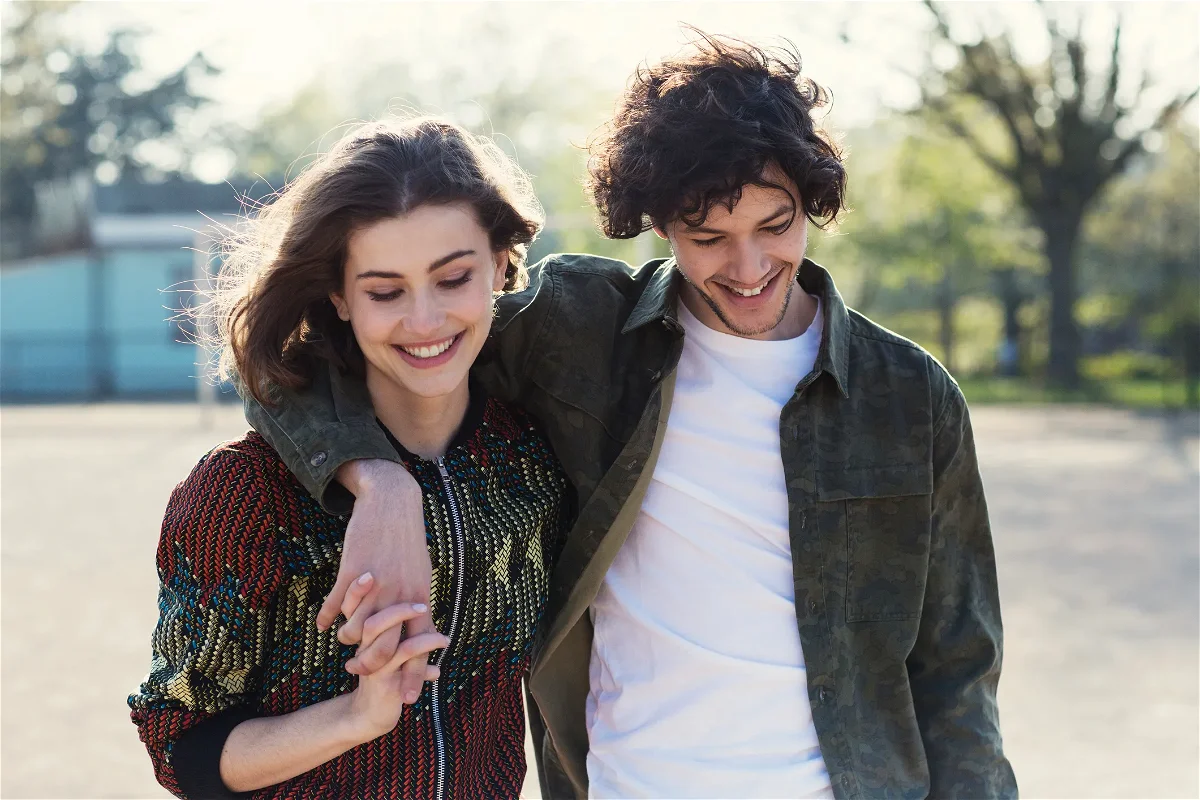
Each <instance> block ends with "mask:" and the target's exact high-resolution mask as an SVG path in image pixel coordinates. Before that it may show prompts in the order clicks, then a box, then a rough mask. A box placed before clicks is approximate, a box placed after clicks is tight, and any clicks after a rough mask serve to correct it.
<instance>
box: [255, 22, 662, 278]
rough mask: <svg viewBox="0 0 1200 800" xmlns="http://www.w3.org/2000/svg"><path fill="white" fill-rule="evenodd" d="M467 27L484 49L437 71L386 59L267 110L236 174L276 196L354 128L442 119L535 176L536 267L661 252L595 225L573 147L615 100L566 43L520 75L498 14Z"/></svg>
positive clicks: (579, 154)
mask: <svg viewBox="0 0 1200 800" xmlns="http://www.w3.org/2000/svg"><path fill="white" fill-rule="evenodd" d="M471 24H472V28H471V29H470V30H467V31H464V33H463V37H464V39H469V40H470V41H473V42H478V43H479V46H478V47H472V48H470V49H468V50H464V51H462V52H459V53H456V54H455V57H454V58H452V59H448V60H447V61H446V63H445V64H441V65H438V67H437V69H433V70H430V69H428V65H420V64H414V63H409V62H406V61H404V60H403V57H400V58H398V59H389V60H388V61H386V62H383V63H378V64H374V65H372V66H371V68H370V69H369V70H368V71H366V72H364V73H362V74H359V75H357V76H354V77H352V78H347V77H346V76H342V78H341V80H342V81H343V83H342V85H340V86H337V87H334V86H333V85H332V83H331V82H330V81H329V80H327V79H321V80H319V81H318V82H316V83H314V84H312V85H310V86H308V87H306V88H304V89H303V90H301V91H300V92H299V93H297V94H296V95H295V96H294V97H292V98H291V99H290V100H289V101H288V102H287V103H285V104H283V105H282V106H280V107H278V108H275V109H271V110H268V112H267V113H266V114H264V116H263V117H262V118H261V120H260V121H259V122H258V123H257V124H256V126H255V127H254V128H253V129H252V130H247V131H245V132H244V133H243V134H242V136H241V138H240V141H239V143H238V145H237V146H236V147H235V150H236V153H237V162H236V163H237V166H236V171H237V172H238V173H239V174H240V175H243V176H245V175H253V176H262V177H264V178H267V179H268V183H270V184H272V185H273V187H274V188H275V189H278V188H280V186H281V185H282V182H283V179H284V178H286V177H289V176H294V175H295V174H296V172H297V171H299V169H301V168H303V166H304V165H305V164H307V163H308V162H309V161H310V160H311V158H312V157H313V156H314V155H316V154H317V153H320V152H322V151H324V150H325V149H327V148H328V147H329V146H330V145H332V144H333V142H335V141H336V140H337V138H338V137H339V136H340V135H341V134H342V133H343V132H344V131H345V129H346V128H348V127H349V125H350V124H352V123H351V122H349V121H361V120H369V119H379V118H382V117H384V116H386V115H387V114H389V113H396V114H414V113H429V114H437V115H441V116H445V117H448V118H450V119H452V120H454V121H455V122H457V123H459V124H461V125H463V126H464V127H467V128H468V129H470V130H472V131H474V132H476V133H479V134H483V135H487V136H491V137H492V138H493V139H494V141H496V143H497V144H498V145H499V146H500V147H501V148H503V149H504V150H505V151H507V152H508V153H509V154H510V155H513V156H514V157H516V159H517V160H518V161H519V163H520V164H521V166H522V167H523V168H524V169H525V170H526V171H528V172H529V173H530V174H531V175H532V176H533V184H534V188H535V190H536V192H537V195H538V198H539V200H540V201H541V202H542V205H543V206H544V207H545V209H546V212H547V227H546V230H545V231H544V232H543V233H542V234H541V235H540V236H539V237H538V240H537V241H536V242H535V243H534V245H533V247H532V248H531V251H530V257H531V260H532V259H537V258H540V257H541V256H544V255H546V254H548V253H551V252H561V251H564V250H575V251H586V252H591V253H596V254H598V255H608V256H612V257H616V258H623V259H626V260H628V261H634V262H636V261H638V260H640V259H642V258H644V257H651V256H655V255H661V254H664V253H665V252H666V247H665V245H662V244H660V243H658V242H657V241H656V240H655V238H654V237H653V234H645V235H644V238H640V239H639V240H633V241H609V240H607V239H605V238H604V237H603V236H602V235H600V233H599V230H598V228H597V227H596V225H595V224H594V220H593V212H592V210H591V207H590V205H589V203H588V201H587V198H586V197H585V195H584V192H583V188H582V176H583V170H584V166H585V161H586V154H585V152H584V151H583V149H582V148H580V147H578V146H577V145H578V144H580V143H582V142H583V141H584V140H585V139H586V138H587V135H588V133H589V132H590V131H591V130H592V129H593V128H594V127H595V126H596V125H598V124H599V123H600V122H601V121H602V120H603V117H604V112H605V110H606V109H607V108H609V107H610V106H611V103H612V98H611V97H606V96H604V95H603V94H601V92H600V90H599V89H598V88H596V87H595V86H594V84H593V83H592V82H591V81H590V80H589V78H588V76H587V75H586V74H582V73H581V72H580V71H579V70H576V69H575V68H574V67H572V66H570V65H571V64H573V60H572V59H571V58H570V54H569V52H565V51H564V52H556V51H555V50H554V48H559V47H564V48H565V47H566V46H567V44H565V43H559V42H549V43H547V44H546V45H545V47H546V48H547V50H546V51H545V52H543V53H542V54H541V57H539V58H538V59H535V62H536V63H552V64H555V65H556V67H555V68H554V69H535V70H532V71H530V72H527V73H525V74H514V73H513V72H511V71H510V70H511V67H509V66H507V65H509V64H511V62H512V59H511V58H508V57H506V54H505V50H506V48H508V47H511V43H512V42H513V41H515V40H516V39H517V38H519V36H520V32H519V31H512V30H509V29H508V26H510V25H511V23H510V21H509V20H508V19H507V18H506V17H505V16H504V15H503V14H502V13H498V12H495V11H488V10H486V9H485V10H484V13H482V14H481V15H480V16H479V17H478V18H477V19H475V21H474V22H473V23H471ZM497 65H499V66H497Z"/></svg>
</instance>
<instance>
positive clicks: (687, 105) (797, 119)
mask: <svg viewBox="0 0 1200 800" xmlns="http://www.w3.org/2000/svg"><path fill="white" fill-rule="evenodd" d="M693 30H694V32H695V33H696V34H697V35H698V37H699V40H698V41H697V42H696V43H695V45H694V46H693V48H692V49H691V51H689V52H687V53H685V54H683V55H681V56H678V57H675V58H672V59H668V60H666V61H663V62H662V63H660V64H656V65H653V66H645V65H643V66H642V67H639V68H638V70H637V72H636V73H635V74H634V76H633V78H632V80H631V82H630V86H629V88H628V89H627V90H626V92H625V95H624V97H623V98H622V100H621V103H620V104H619V106H618V108H617V113H616V115H615V116H614V117H613V119H612V121H611V122H609V123H608V124H607V125H606V126H604V127H603V128H602V129H601V130H600V131H599V132H598V134H597V135H595V136H594V137H593V138H592V140H591V141H590V142H589V144H588V149H589V156H590V157H589V160H588V181H587V188H588V190H589V191H590V192H591V195H592V201H593V202H594V203H595V205H596V209H597V210H598V211H599V212H600V218H601V225H602V227H603V229H604V233H605V235H606V236H608V237H610V238H614V239H628V238H631V237H634V236H637V235H638V234H640V233H642V232H644V231H646V230H648V229H650V228H651V227H654V226H659V227H662V226H664V225H666V224H667V223H669V222H672V221H674V220H682V221H683V222H684V223H686V224H688V225H700V224H702V223H703V220H704V219H705V217H707V216H708V212H709V210H710V209H711V208H712V207H713V206H714V205H715V204H717V203H721V204H723V205H725V207H726V208H728V209H729V210H730V211H732V210H733V206H734V205H735V204H736V203H737V202H738V200H740V199H741V193H742V188H743V187H745V186H747V185H750V184H753V185H759V186H767V187H773V188H780V189H782V188H784V187H782V186H778V185H776V184H774V183H771V182H770V181H769V180H767V179H766V178H765V177H764V172H765V171H766V170H768V168H770V167H771V166H772V165H774V166H775V167H777V168H778V169H779V170H782V172H783V173H784V174H785V175H787V176H788V177H789V178H791V179H792V180H793V181H795V183H796V186H797V188H798V189H799V190H800V200H801V203H802V205H803V211H804V213H805V215H807V216H808V218H809V219H810V220H812V221H813V223H814V224H816V225H817V226H818V227H824V226H825V225H827V224H828V223H830V222H833V221H835V220H836V219H837V217H838V215H839V214H840V213H841V211H842V210H843V208H844V203H845V196H846V171H845V168H844V167H843V165H842V153H841V151H840V150H839V148H838V147H837V145H836V144H834V142H833V141H832V140H830V138H829V137H828V136H827V135H826V134H825V133H824V132H823V131H820V130H819V129H817V127H816V125H815V124H814V122H813V117H812V112H813V111H814V109H817V108H820V107H822V106H824V105H826V104H828V102H829V94H828V93H827V92H826V91H825V90H824V89H822V88H821V87H820V86H818V85H817V84H816V83H815V82H813V81H812V80H811V79H809V78H806V77H803V76H802V75H801V74H800V72H801V61H800V54H799V53H798V52H797V51H796V49H795V46H794V45H792V44H791V43H790V42H787V43H786V45H785V46H783V47H779V48H769V49H768V48H762V47H757V46H755V45H752V44H749V43H747V42H744V41H741V40H737V39H730V38H726V37H718V36H712V35H709V34H705V33H703V32H701V31H698V30H695V29H693ZM785 41H786V40H785Z"/></svg>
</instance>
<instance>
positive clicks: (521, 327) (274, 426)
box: [244, 257, 555, 514]
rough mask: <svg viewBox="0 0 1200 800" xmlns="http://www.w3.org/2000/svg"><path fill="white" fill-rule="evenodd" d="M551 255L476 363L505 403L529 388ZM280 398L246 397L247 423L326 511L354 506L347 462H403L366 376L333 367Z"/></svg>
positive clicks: (501, 317) (500, 306)
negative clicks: (344, 469)
mask: <svg viewBox="0 0 1200 800" xmlns="http://www.w3.org/2000/svg"><path fill="white" fill-rule="evenodd" d="M552 259H553V257H549V258H546V259H544V260H543V261H542V262H540V263H539V264H536V265H534V266H533V267H531V268H530V270H529V275H530V280H529V287H528V288H527V289H525V290H524V291H521V292H517V293H514V294H508V295H504V296H502V297H500V298H499V300H498V301H497V311H496V320H495V322H494V323H493V325H492V333H491V336H490V337H489V341H488V342H487V344H486V345H485V346H484V350H483V352H481V353H480V357H479V359H477V361H476V364H475V365H474V367H473V368H472V374H473V375H474V376H475V377H476V379H478V380H479V381H480V382H481V383H482V385H483V387H484V388H485V389H486V390H487V391H488V392H489V393H490V394H492V395H494V396H496V397H497V398H498V399H500V400H504V401H506V402H516V403H520V402H521V398H522V396H523V393H524V392H525V390H526V387H527V376H528V373H529V369H528V362H529V361H530V359H531V358H532V357H533V356H534V355H535V354H536V352H537V346H536V341H537V338H538V336H539V335H540V334H541V331H542V328H543V327H544V325H545V322H546V319H547V317H548V316H549V314H550V310H551V307H552V305H553V299H554V294H555V292H554V281H553V270H552V269H551V265H552ZM278 396H279V402H278V403H276V404H275V405H273V406H270V407H266V406H263V405H261V404H260V403H258V401H256V400H255V399H254V398H253V397H252V396H250V395H249V394H248V393H247V394H245V396H244V402H245V411H246V420H247V421H248V422H249V423H250V425H251V426H252V427H253V428H254V429H255V430H256V431H258V432H259V433H260V434H262V436H263V437H264V438H265V439H266V440H267V441H268V442H269V443H270V444H271V446H272V447H274V448H275V450H276V452H278V453H279V455H280V456H281V457H282V458H283V460H284V463H286V464H287V466H288V469H290V470H291V471H292V473H293V474H294V475H295V476H296V478H297V479H299V481H300V483H302V484H303V485H304V488H305V489H307V490H308V491H309V493H310V494H311V495H312V496H313V497H316V498H318V499H320V501H321V505H322V506H323V507H324V508H325V510H326V511H329V512H330V513H332V514H345V513H348V512H349V510H350V507H351V505H352V504H353V498H352V496H351V495H350V493H349V492H347V491H346V490H345V489H344V488H343V487H342V486H341V485H340V484H338V483H337V481H336V480H335V477H336V475H337V471H338V469H339V468H340V467H341V466H342V465H343V464H345V463H347V462H349V461H355V460H358V459H365V458H373V459H384V460H387V461H395V462H396V463H400V457H399V455H397V453H396V451H395V449H394V448H393V447H392V446H391V445H390V444H389V443H388V440H387V436H385V435H384V433H383V431H382V430H381V429H380V427H379V425H378V424H377V423H376V421H375V411H374V409H373V408H372V407H371V398H370V396H369V395H368V394H367V390H366V386H365V385H364V383H363V381H361V380H359V379H357V378H355V377H353V376H350V375H345V374H342V373H341V372H339V371H338V370H337V369H333V368H331V369H329V370H328V371H327V372H323V373H321V374H318V375H316V376H314V380H313V383H312V385H311V386H309V388H307V389H305V390H303V391H299V392H290V391H280V392H279V394H278Z"/></svg>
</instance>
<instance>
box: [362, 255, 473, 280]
mask: <svg viewBox="0 0 1200 800" xmlns="http://www.w3.org/2000/svg"><path fill="white" fill-rule="evenodd" d="M473 255H475V251H474V250H455V251H454V252H453V253H447V254H446V255H444V256H442V257H441V258H439V259H438V260H437V261H434V262H433V263H432V264H430V265H429V271H430V272H434V271H436V270H438V269H439V268H441V267H444V266H446V265H447V264H449V263H450V262H451V261H454V260H455V259H459V258H462V257H463V256H473ZM403 277H404V276H403V275H401V274H400V273H399V272H391V271H389V270H384V269H372V270H367V271H366V272H360V273H359V274H358V275H356V276H355V277H354V279H355V280H356V281H360V280H362V279H363V278H403Z"/></svg>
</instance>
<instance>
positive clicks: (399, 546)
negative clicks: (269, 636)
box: [317, 460, 437, 703]
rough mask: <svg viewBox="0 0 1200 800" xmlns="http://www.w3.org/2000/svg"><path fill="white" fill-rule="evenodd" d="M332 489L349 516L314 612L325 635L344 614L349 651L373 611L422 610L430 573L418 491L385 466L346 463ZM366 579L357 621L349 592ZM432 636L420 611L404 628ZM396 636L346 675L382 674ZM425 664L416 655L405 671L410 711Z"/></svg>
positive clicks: (429, 621) (341, 635)
mask: <svg viewBox="0 0 1200 800" xmlns="http://www.w3.org/2000/svg"><path fill="white" fill-rule="evenodd" d="M338 481H339V482H340V483H341V484H342V485H343V486H345V487H346V488H347V489H349V490H350V491H351V492H352V493H353V494H354V497H355V501H354V513H353V514H351V516H350V524H349V526H348V527H347V528H346V541H345V545H344V546H343V550H342V563H341V566H340V567H339V568H338V576H337V582H336V583H335V584H334V587H333V591H332V592H330V593H329V596H328V597H326V598H325V603H324V604H323V605H322V606H321V612H320V614H318V616H317V627H318V628H320V629H321V630H325V629H326V628H328V627H329V626H330V625H332V624H333V621H334V620H335V619H336V618H337V615H338V612H339V611H341V612H349V614H348V615H347V622H346V624H345V625H343V626H342V627H341V629H340V630H339V631H338V639H339V640H340V641H341V642H343V643H344V644H354V643H356V642H359V641H361V639H362V633H363V631H362V627H363V623H364V621H365V620H366V618H367V617H368V616H370V615H371V614H373V613H375V612H376V611H379V610H381V609H383V608H385V607H387V606H390V605H395V604H397V603H423V604H424V605H426V606H428V605H429V589H430V583H431V582H432V574H433V571H432V567H431V565H430V563H429V548H428V545H427V544H426V542H425V518H424V509H423V502H422V496H421V488H420V487H419V486H417V482H416V481H415V480H413V477H412V476H411V475H409V474H408V472H407V471H406V470H405V469H404V468H403V467H401V466H400V465H399V464H395V463H393V462H391V461H382V460H370V461H351V462H349V463H347V464H345V465H343V466H342V467H341V469H339V470H338ZM366 572H370V573H371V575H372V576H373V578H374V582H373V585H372V586H371V588H370V590H369V591H368V592H367V595H366V597H365V598H361V600H362V602H361V605H360V607H359V612H360V613H358V614H356V613H355V610H356V609H355V606H356V605H359V604H358V603H357V602H356V601H357V598H355V597H352V596H348V590H349V589H350V588H351V586H352V585H353V583H354V582H355V581H356V580H357V579H358V578H359V577H360V576H361V575H362V574H363V573H366ZM436 630H437V629H436V628H435V627H434V625H433V616H432V614H431V613H430V612H429V611H426V612H425V613H424V614H421V615H420V616H417V617H414V618H413V619H412V620H409V621H408V623H407V624H406V625H405V626H404V630H403V635H404V636H405V637H412V636H416V635H418V634H423V633H434V632H436ZM401 633H402V631H401V629H400V627H398V626H397V627H392V628H390V629H388V630H386V631H384V632H383V633H381V634H380V635H379V638H378V639H377V640H376V641H375V642H374V645H373V646H372V647H371V648H370V652H368V653H364V654H361V655H360V656H356V657H355V658H353V659H351V660H350V662H349V663H348V664H347V665H346V669H347V670H348V671H350V672H351V673H353V674H357V675H368V674H372V673H374V672H377V671H378V670H380V669H382V668H384V667H385V666H386V665H387V664H388V662H390V661H391V660H392V657H393V656H394V655H395V653H396V648H397V645H398V644H399V642H400V638H401ZM427 661H428V659H427V657H426V656H425V655H424V654H422V655H420V656H418V657H416V658H411V659H409V660H408V661H406V662H405V663H404V666H403V668H402V669H401V689H400V692H401V696H402V697H403V698H404V702H406V703H415V702H416V700H417V698H418V697H419V696H420V694H421V685H422V683H423V681H424V678H425V666H426V662H427Z"/></svg>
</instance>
